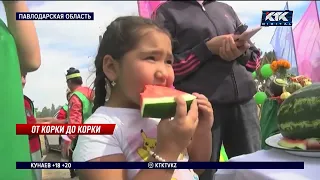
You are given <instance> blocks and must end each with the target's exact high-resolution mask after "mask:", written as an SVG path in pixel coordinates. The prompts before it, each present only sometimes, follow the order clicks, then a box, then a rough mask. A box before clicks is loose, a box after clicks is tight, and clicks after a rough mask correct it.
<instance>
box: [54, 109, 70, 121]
mask: <svg viewBox="0 0 320 180" xmlns="http://www.w3.org/2000/svg"><path fill="white" fill-rule="evenodd" d="M67 114H68V113H67V112H66V111H65V110H64V109H63V108H60V109H59V111H58V113H57V115H56V118H57V119H58V120H60V119H61V120H63V119H67Z"/></svg>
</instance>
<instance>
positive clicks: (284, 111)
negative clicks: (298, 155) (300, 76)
mask: <svg viewBox="0 0 320 180" xmlns="http://www.w3.org/2000/svg"><path fill="white" fill-rule="evenodd" d="M277 118H278V126H279V131H280V133H281V134H282V136H283V137H285V138H288V139H292V140H299V139H300V140H304V139H310V138H320V83H315V84H312V85H310V86H307V87H303V88H301V89H299V90H297V91H296V92H294V93H293V94H291V96H289V97H288V98H287V99H286V100H285V101H283V103H282V104H281V106H280V108H279V110H278V115H277Z"/></svg>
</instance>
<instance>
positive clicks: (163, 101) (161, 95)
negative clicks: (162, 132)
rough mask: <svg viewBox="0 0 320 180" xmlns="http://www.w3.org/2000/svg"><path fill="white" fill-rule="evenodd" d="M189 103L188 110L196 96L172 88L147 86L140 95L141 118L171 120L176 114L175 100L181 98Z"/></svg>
mask: <svg viewBox="0 0 320 180" xmlns="http://www.w3.org/2000/svg"><path fill="white" fill-rule="evenodd" d="M180 95H182V97H183V98H184V100H185V101H186V103H187V107H188V110H189V108H190V105H191V103H192V101H193V100H194V99H196V97H195V96H194V95H191V94H188V93H185V92H182V91H179V90H176V89H174V88H172V87H164V86H156V85H146V86H145V89H144V91H143V92H142V93H140V105H141V116H142V117H150V118H162V119H163V118H171V117H173V116H174V115H175V112H176V102H175V100H174V98H175V97H176V96H180Z"/></svg>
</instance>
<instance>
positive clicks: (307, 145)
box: [278, 138, 320, 150]
mask: <svg viewBox="0 0 320 180" xmlns="http://www.w3.org/2000/svg"><path fill="white" fill-rule="evenodd" d="M278 144H279V145H280V146H282V147H285V148H289V149H301V150H320V139H319V138H308V139H305V140H292V139H288V138H282V139H281V140H280V141H279V142H278Z"/></svg>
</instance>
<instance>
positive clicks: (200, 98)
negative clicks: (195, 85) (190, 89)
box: [192, 93, 214, 130]
mask: <svg viewBox="0 0 320 180" xmlns="http://www.w3.org/2000/svg"><path fill="white" fill-rule="evenodd" d="M192 95H194V96H196V97H197V105H198V109H199V123H198V128H209V129H210V130H211V128H212V126H213V121H214V117H213V109H212V106H211V103H210V102H209V100H208V98H207V97H205V96H204V95H202V94H199V93H193V94H192Z"/></svg>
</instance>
